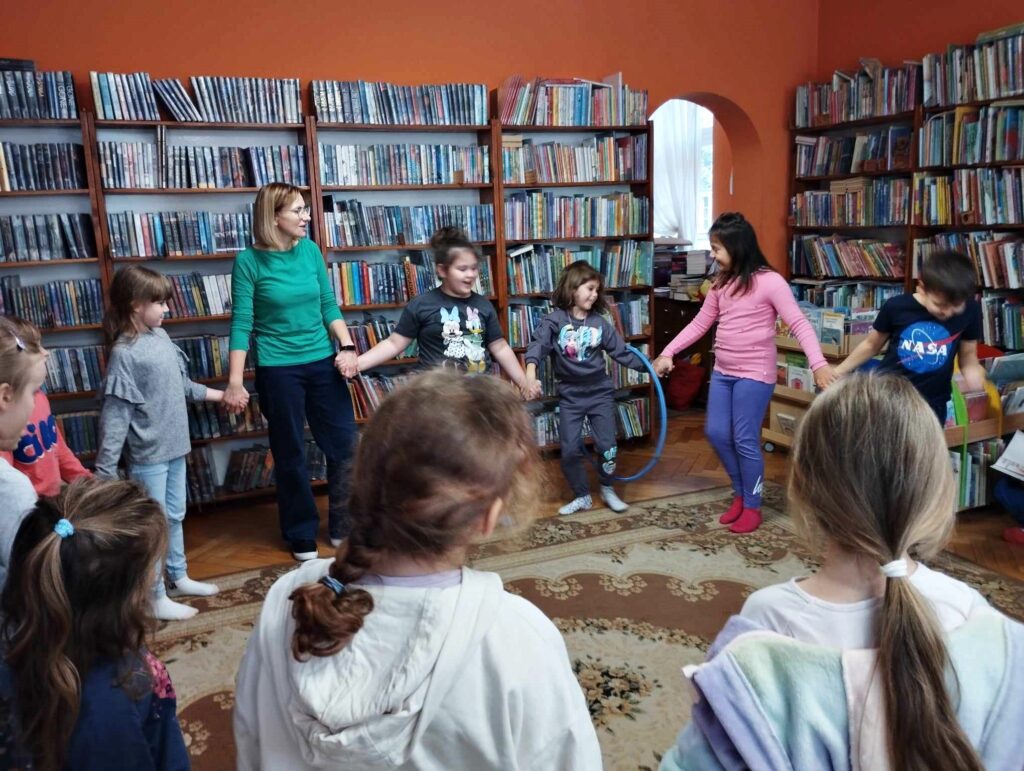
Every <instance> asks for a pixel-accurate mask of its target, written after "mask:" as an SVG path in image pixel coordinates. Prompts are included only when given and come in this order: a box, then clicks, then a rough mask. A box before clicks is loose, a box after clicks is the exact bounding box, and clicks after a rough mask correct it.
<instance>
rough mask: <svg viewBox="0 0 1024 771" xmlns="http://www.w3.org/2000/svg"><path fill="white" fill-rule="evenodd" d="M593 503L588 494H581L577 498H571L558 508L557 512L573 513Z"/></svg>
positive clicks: (585, 508) (583, 509)
mask: <svg viewBox="0 0 1024 771" xmlns="http://www.w3.org/2000/svg"><path fill="white" fill-rule="evenodd" d="M593 505H594V501H593V500H591V498H590V496H589V495H581V496H580V497H579V498H573V499H572V500H571V501H569V502H568V503H567V504H565V505H564V506H563V507H562V508H560V509H559V510H558V513H559V514H575V513H576V512H577V511H586V510H587V509H589V508H590V507H591V506H593Z"/></svg>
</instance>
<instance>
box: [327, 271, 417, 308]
mask: <svg viewBox="0 0 1024 771" xmlns="http://www.w3.org/2000/svg"><path fill="white" fill-rule="evenodd" d="M406 265H407V263H398V262H366V261H365V260H342V261H340V262H332V263H330V264H329V265H328V266H327V276H328V279H329V280H330V282H331V285H332V286H333V287H334V296H335V297H337V298H338V299H339V300H340V301H341V304H342V305H384V304H405V303H407V302H408V301H409V300H410V299H412V298H413V297H414V296H415V295H416V294H417V292H416V285H415V283H414V282H410V281H408V280H407V276H406ZM431 288H433V287H431Z"/></svg>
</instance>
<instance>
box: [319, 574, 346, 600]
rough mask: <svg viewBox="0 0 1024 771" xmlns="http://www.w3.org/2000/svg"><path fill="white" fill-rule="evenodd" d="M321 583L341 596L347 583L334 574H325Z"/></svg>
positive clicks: (337, 595)
mask: <svg viewBox="0 0 1024 771" xmlns="http://www.w3.org/2000/svg"><path fill="white" fill-rule="evenodd" d="M320 583H321V584H323V585H324V586H326V587H327V588H328V589H330V590H331V591H332V592H334V594H335V596H336V597H340V596H341V595H342V594H343V593H344V591H345V584H343V583H342V582H341V581H339V580H338V579H337V578H335V577H334V576H324V577H323V578H321V579H320Z"/></svg>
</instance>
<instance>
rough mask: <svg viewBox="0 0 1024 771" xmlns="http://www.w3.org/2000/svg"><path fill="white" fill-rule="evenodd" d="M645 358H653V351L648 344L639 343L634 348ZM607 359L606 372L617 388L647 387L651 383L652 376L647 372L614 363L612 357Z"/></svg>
mask: <svg viewBox="0 0 1024 771" xmlns="http://www.w3.org/2000/svg"><path fill="white" fill-rule="evenodd" d="M634 347H635V348H636V349H637V350H638V351H640V353H642V354H643V355H644V357H645V358H647V359H650V358H651V349H650V346H649V345H648V344H647V343H639V344H637V345H635V346H634ZM605 358H606V362H605V363H606V365H607V366H606V370H607V372H608V377H610V378H611V381H612V386H614V387H615V388H617V389H618V388H629V387H631V386H640V385H647V384H648V383H650V382H651V376H650V375H649V374H648V373H647V370H644V371H642V372H638V371H637V370H635V369H630V368H629V367H626V366H624V365H622V364H619V363H618V362H616V361H613V360H612V359H611V358H610V357H605Z"/></svg>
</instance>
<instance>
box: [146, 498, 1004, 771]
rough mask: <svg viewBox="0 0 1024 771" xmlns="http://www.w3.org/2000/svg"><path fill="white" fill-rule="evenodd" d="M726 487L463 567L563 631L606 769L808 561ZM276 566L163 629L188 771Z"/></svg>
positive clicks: (549, 534)
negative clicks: (491, 574)
mask: <svg viewBox="0 0 1024 771" xmlns="http://www.w3.org/2000/svg"><path fill="white" fill-rule="evenodd" d="M730 501H731V491H730V490H729V489H727V488H717V489H714V490H708V491H705V492H701V493H690V494H686V495H680V496H674V497H671V498H665V499H661V500H656V501H649V502H646V503H641V504H636V505H634V506H633V507H632V508H631V509H630V510H629V511H628V512H626V513H625V514H620V515H616V514H613V513H612V512H610V511H608V510H600V511H593V512H587V513H584V514H578V515H574V516H572V517H562V518H556V519H545V520H542V521H540V522H538V523H536V524H534V525H533V526H532V527H531V528H530V529H529V530H528V531H526V532H525V533H523V534H520V535H519V536H517V537H509V536H508V535H504V536H498V537H496V538H494V539H492V540H490V541H488V542H486V543H484V544H482V545H481V546H480V547H479V548H478V549H477V550H476V553H475V555H474V558H473V562H472V564H473V567H476V568H479V569H483V570H493V571H495V572H497V573H499V574H501V576H502V578H503V579H504V581H505V585H506V587H507V588H508V590H509V591H512V592H515V593H517V594H520V595H522V596H524V597H526V598H528V599H529V600H530V601H531V602H533V603H535V604H536V605H538V606H539V607H540V608H541V609H542V610H543V611H544V612H545V613H546V614H547V615H548V616H550V617H551V618H552V619H553V620H554V622H555V624H556V625H557V626H558V628H559V629H561V630H562V633H563V634H564V635H565V639H566V644H567V646H568V648H569V654H570V657H571V658H572V659H573V666H574V668H575V670H576V673H577V675H578V677H579V680H580V685H581V687H582V688H583V689H584V692H585V694H586V698H587V701H588V703H589V705H590V709H591V714H592V715H593V718H594V723H595V725H596V727H597V731H598V737H599V739H600V741H601V746H602V749H603V753H604V759H605V768H606V769H609V770H610V771H619V770H620V769H621V770H622V771H627V770H628V771H641V770H643V769H656V768H657V766H658V761H659V758H660V754H661V753H662V752H663V751H664V750H665V749H666V748H667V747H668V746H669V745H670V744H671V743H672V741H673V740H674V738H675V736H676V733H677V731H678V730H679V728H680V726H681V725H682V724H683V723H684V722H685V721H686V720H687V719H688V716H689V712H690V701H691V696H690V693H689V690H688V686H686V684H685V682H684V680H683V678H682V675H681V673H680V669H681V667H683V666H684V665H686V664H692V663H697V662H699V661H701V660H702V659H703V657H704V652H705V651H706V649H707V646H708V645H709V644H710V642H711V640H712V639H713V638H714V636H715V634H716V633H717V632H718V630H719V629H720V628H721V627H722V624H723V623H724V622H725V620H726V619H727V618H728V617H729V616H730V615H731V614H733V613H735V612H736V611H738V610H739V608H740V606H741V605H742V604H743V600H744V599H745V598H746V597H747V596H748V595H749V594H750V593H751V592H752V591H754V590H755V589H758V588H760V587H762V586H766V585H768V584H772V583H777V582H779V581H784V580H786V579H788V578H790V577H791V576H794V575H800V574H805V573H806V572H807V571H808V570H809V569H810V568H812V567H813V566H814V561H813V559H812V558H811V557H810V555H809V554H808V553H807V552H806V551H805V550H804V549H803V547H802V546H801V545H800V544H799V543H798V542H797V540H796V538H795V536H794V533H793V528H792V523H791V522H790V520H789V519H788V518H787V517H784V516H782V515H780V514H779V513H778V512H779V511H780V510H781V509H782V502H781V493H780V490H779V488H778V487H777V486H771V487H770V488H769V489H768V491H767V494H766V496H765V503H764V509H765V512H766V514H767V519H766V521H765V524H764V525H763V526H762V527H761V529H760V530H758V531H757V532H756V533H754V534H751V535H749V536H735V535H733V534H732V533H729V532H728V531H727V530H725V529H724V528H722V527H721V526H719V525H718V524H717V522H716V518H717V516H718V515H719V514H720V513H721V511H723V510H724V509H725V508H726V507H728V505H729V503H730ZM934 564H935V566H936V567H938V568H940V569H942V570H945V571H946V572H949V573H951V574H953V575H955V576H957V577H958V578H961V579H963V580H966V581H968V582H969V583H971V584H973V585H975V586H976V587H978V588H979V589H980V590H981V591H982V592H983V593H984V594H985V595H986V596H988V597H989V599H990V601H991V602H992V603H993V604H995V605H996V606H998V607H1000V608H1001V609H1002V610H1004V611H1005V612H1007V613H1009V614H1011V615H1013V616H1015V617H1016V618H1019V619H1022V620H1024V584H1021V583H1019V582H1015V581H1012V580H1010V579H1005V578H1002V577H1001V576H998V575H997V574H995V573H992V572H990V571H987V570H984V569H982V568H978V567H976V566H974V565H972V564H970V563H968V562H965V561H963V560H960V559H958V558H956V557H953V556H952V555H948V554H947V555H943V557H942V559H941V560H939V561H938V562H937V563H934ZM291 568H292V565H285V566H280V567H275V568H267V569H264V570H258V571H250V572H247V573H241V574H236V575H232V576H228V577H226V578H223V579H219V580H218V582H217V583H218V584H219V585H220V587H221V593H220V594H219V595H217V596H216V597H211V598H205V599H197V600H195V601H194V603H193V604H194V605H196V606H197V607H199V608H201V611H202V612H201V613H200V614H199V615H198V616H196V617H195V618H194V619H192V620H190V621H188V622H185V623H183V624H177V625H173V626H168V627H167V628H165V629H164V630H163V631H161V632H160V633H159V634H158V636H157V642H156V645H155V646H154V650H155V652H156V654H157V655H158V656H160V657H161V658H162V659H163V660H164V661H165V662H166V663H167V665H168V667H169V669H170V672H171V676H172V678H173V679H174V684H175V687H176V689H177V693H178V710H179V718H180V720H181V725H182V729H183V731H184V732H185V738H186V742H187V743H188V746H189V751H190V752H191V754H192V760H193V764H194V766H193V767H194V768H195V769H197V771H204V770H210V769H217V770H218V771H221V770H223V771H227V770H228V769H233V768H234V747H233V744H232V740H231V709H232V706H233V700H234V694H233V686H234V674H235V670H236V668H237V665H238V661H239V659H240V657H241V654H242V651H243V649H244V647H245V642H246V639H247V637H248V635H249V632H250V630H251V629H252V625H253V621H254V620H255V618H256V616H257V614H258V612H259V609H260V604H261V602H262V599H263V597H264V595H265V593H266V591H267V589H268V588H269V587H270V585H271V584H272V583H273V582H274V580H275V579H276V578H277V577H278V576H279V575H281V574H282V573H283V572H285V571H287V570H289V569H291Z"/></svg>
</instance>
